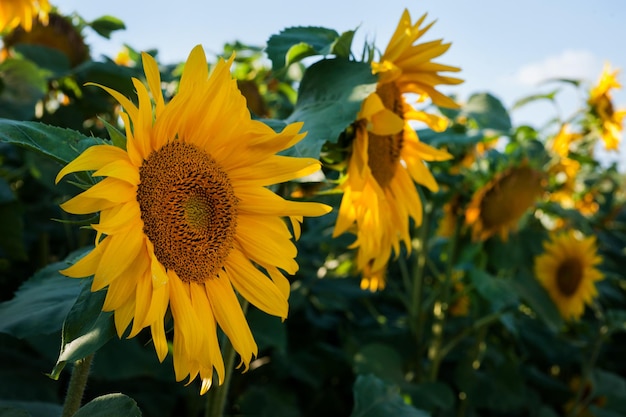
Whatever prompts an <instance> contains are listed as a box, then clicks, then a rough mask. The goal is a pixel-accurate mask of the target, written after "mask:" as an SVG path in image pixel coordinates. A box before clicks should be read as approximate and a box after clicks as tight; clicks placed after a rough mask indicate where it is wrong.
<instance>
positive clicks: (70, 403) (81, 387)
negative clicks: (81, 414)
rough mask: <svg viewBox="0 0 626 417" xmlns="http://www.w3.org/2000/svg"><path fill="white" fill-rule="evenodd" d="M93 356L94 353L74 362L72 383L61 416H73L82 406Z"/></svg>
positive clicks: (68, 388)
mask: <svg viewBox="0 0 626 417" xmlns="http://www.w3.org/2000/svg"><path fill="white" fill-rule="evenodd" d="M93 356H94V354H93V353H92V354H91V355H88V356H86V357H84V358H83V359H80V360H77V361H76V362H74V368H73V369H72V376H71V377H70V383H69V385H68V387H67V394H66V395H65V403H64V404H63V412H62V414H61V417H71V416H73V415H74V414H76V412H77V411H78V409H79V408H80V404H81V402H82V401H83V394H84V393H85V387H86V386H87V380H88V379H89V370H90V368H91V361H92V360H93Z"/></svg>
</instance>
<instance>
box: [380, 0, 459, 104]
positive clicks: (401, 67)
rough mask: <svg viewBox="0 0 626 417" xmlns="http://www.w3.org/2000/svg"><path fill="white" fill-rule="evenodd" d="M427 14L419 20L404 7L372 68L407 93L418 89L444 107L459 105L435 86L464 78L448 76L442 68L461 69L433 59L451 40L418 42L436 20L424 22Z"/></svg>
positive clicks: (457, 82)
mask: <svg viewBox="0 0 626 417" xmlns="http://www.w3.org/2000/svg"><path fill="white" fill-rule="evenodd" d="M425 20H426V15H425V14H424V15H423V16H422V17H421V18H419V19H418V20H417V21H416V22H415V23H412V21H411V15H410V14H409V12H408V10H406V9H405V10H404V12H403V13H402V16H401V17H400V21H399V22H398V26H397V27H396V30H395V32H394V34H393V36H392V37H391V40H390V41H389V44H388V45H387V48H386V49H385V52H384V53H383V55H382V56H381V58H380V61H379V62H373V63H372V71H373V73H374V74H378V77H379V82H380V83H390V82H393V83H395V84H396V85H397V86H398V88H399V89H400V91H402V92H403V93H415V94H417V95H418V96H419V97H420V100H423V99H425V98H427V97H428V98H430V99H431V100H432V101H433V103H435V104H436V105H438V106H442V107H450V108H457V107H458V104H457V103H455V102H454V101H453V100H452V99H450V98H449V97H447V96H445V95H444V94H442V93H440V92H439V91H437V90H436V89H435V87H436V86H437V85H456V84H460V83H462V82H463V80H461V79H459V78H455V77H449V76H444V75H442V74H440V73H441V72H458V71H460V70H461V69H460V68H458V67H453V66H449V65H443V64H439V63H435V62H433V59H435V58H437V57H439V56H441V55H443V54H444V53H445V52H446V51H447V50H448V49H449V48H450V45H451V44H450V43H443V40H441V39H438V40H435V41H429V42H423V43H418V41H419V40H420V38H421V37H422V36H423V35H424V34H425V33H426V32H428V30H429V29H430V28H431V27H432V25H433V24H434V22H431V23H429V24H426V25H423V24H424V21H425Z"/></svg>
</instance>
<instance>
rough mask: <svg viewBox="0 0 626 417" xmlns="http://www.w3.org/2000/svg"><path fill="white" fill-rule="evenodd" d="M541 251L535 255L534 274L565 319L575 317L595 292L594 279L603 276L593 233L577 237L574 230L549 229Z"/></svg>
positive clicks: (581, 311) (577, 317)
mask: <svg viewBox="0 0 626 417" xmlns="http://www.w3.org/2000/svg"><path fill="white" fill-rule="evenodd" d="M543 247H544V253H542V254H541V255H538V256H537V257H536V258H535V276H536V277H537V280H538V281H539V282H540V283H541V285H543V287H544V288H545V289H546V290H547V291H548V294H549V295H550V297H551V298H552V301H553V302H554V304H555V305H556V306H557V308H558V309H559V312H560V313H561V316H563V318H565V319H566V320H570V319H573V320H578V319H579V318H580V316H582V314H583V312H584V309H585V304H591V302H592V300H593V299H594V298H595V297H596V296H597V294H598V292H597V290H596V286H595V282H596V281H599V280H601V279H602V278H603V275H602V273H601V272H600V271H599V270H598V269H597V268H596V266H597V265H598V264H600V263H601V262H602V258H601V257H600V256H599V255H598V254H597V247H596V239H595V237H594V236H590V237H580V236H579V235H578V234H577V233H576V232H575V231H573V230H570V231H568V232H560V233H552V234H551V235H550V240H549V241H546V242H544V244H543Z"/></svg>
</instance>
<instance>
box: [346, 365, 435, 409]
mask: <svg viewBox="0 0 626 417" xmlns="http://www.w3.org/2000/svg"><path fill="white" fill-rule="evenodd" d="M353 391H354V408H353V410H352V414H350V417H389V416H394V417H428V416H429V415H430V414H428V413H427V412H425V411H423V410H418V409H417V408H414V407H412V406H410V405H409V404H407V403H405V402H404V400H403V399H402V397H401V396H400V393H399V392H398V390H397V388H395V387H394V386H391V385H387V384H385V383H384V382H383V381H382V380H380V379H378V378H376V377H375V376H372V375H367V376H363V375H359V376H357V378H356V382H355V383H354V388H353Z"/></svg>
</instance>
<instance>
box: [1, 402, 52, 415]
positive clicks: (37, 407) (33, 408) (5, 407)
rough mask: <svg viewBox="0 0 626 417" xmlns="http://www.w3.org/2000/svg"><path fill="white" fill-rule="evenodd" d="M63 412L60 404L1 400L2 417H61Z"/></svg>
mask: <svg viewBox="0 0 626 417" xmlns="http://www.w3.org/2000/svg"><path fill="white" fill-rule="evenodd" d="M62 411H63V407H61V406H60V405H59V404H53V403H46V402H41V401H7V400H0V417H28V416H35V417H59V416H60V415H61V412H62Z"/></svg>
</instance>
